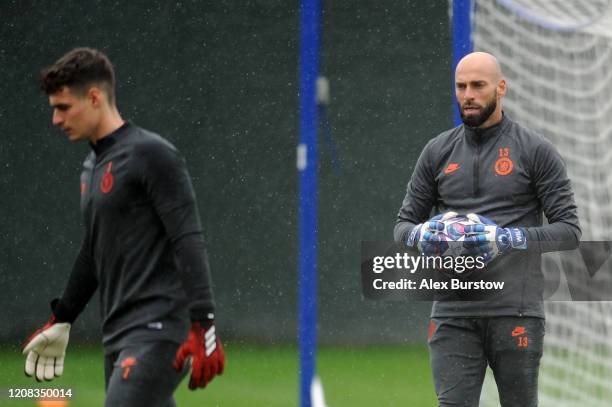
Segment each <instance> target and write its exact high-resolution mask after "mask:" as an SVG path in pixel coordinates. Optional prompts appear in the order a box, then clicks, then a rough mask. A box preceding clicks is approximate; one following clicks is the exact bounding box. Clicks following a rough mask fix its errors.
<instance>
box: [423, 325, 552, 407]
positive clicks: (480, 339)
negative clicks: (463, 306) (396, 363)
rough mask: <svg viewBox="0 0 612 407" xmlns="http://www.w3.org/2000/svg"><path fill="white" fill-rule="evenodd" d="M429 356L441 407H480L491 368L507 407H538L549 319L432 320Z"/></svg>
mask: <svg viewBox="0 0 612 407" xmlns="http://www.w3.org/2000/svg"><path fill="white" fill-rule="evenodd" d="M430 324H431V325H430V330H429V341H428V342H429V350H430V360H431V368H432V372H433V378H434V385H435V388H436V394H437V396H438V403H439V406H440V407H446V406H465V407H472V406H473V407H477V406H478V403H479V399H480V392H481V390H482V383H483V381H484V376H485V372H486V368H487V364H488V365H489V366H490V367H491V370H492V371H493V374H494V376H495V382H496V383H497V389H498V391H499V398H500V403H501V406H502V407H535V406H537V404H538V372H539V369H540V359H541V358H542V350H543V345H544V325H545V322H544V319H542V318H533V317H491V318H432V319H431V322H430Z"/></svg>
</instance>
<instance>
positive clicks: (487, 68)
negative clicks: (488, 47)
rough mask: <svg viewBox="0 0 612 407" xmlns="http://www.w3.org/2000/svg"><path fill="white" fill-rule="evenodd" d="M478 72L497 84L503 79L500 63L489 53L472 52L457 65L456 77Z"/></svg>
mask: <svg viewBox="0 0 612 407" xmlns="http://www.w3.org/2000/svg"><path fill="white" fill-rule="evenodd" d="M470 72H476V73H479V74H480V75H482V76H485V77H488V78H489V79H490V80H491V81H492V82H494V83H497V82H498V81H500V80H501V79H502V78H503V74H502V70H501V66H500V65H499V61H498V60H497V58H495V57H494V56H493V55H491V54H489V53H487V52H472V53H471V54H467V55H466V56H464V57H463V58H461V60H460V61H459V63H458V64H457V69H456V70H455V76H457V75H458V74H464V73H470Z"/></svg>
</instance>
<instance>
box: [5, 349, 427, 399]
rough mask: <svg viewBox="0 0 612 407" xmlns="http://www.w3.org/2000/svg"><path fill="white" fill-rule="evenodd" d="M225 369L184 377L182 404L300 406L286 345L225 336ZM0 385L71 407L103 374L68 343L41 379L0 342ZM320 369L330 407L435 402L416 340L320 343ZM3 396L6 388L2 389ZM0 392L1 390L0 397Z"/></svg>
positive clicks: (88, 354)
mask: <svg viewBox="0 0 612 407" xmlns="http://www.w3.org/2000/svg"><path fill="white" fill-rule="evenodd" d="M225 349H226V355H227V364H226V372H225V373H224V374H223V376H220V377H218V378H216V379H215V380H214V381H213V382H212V383H211V384H210V386H209V387H208V388H207V389H205V390H198V391H195V392H192V391H189V390H188V389H187V385H186V382H185V381H183V383H181V385H180V388H179V390H177V391H176V392H175V398H176V401H177V404H178V406H179V407H188V406H198V407H201V406H204V407H213V406H220V407H225V406H228V407H242V406H244V407H246V406H248V407H260V406H261V407H290V406H297V405H298V373H297V371H298V355H297V350H296V348H295V347H290V346H245V345H237V344H232V343H228V344H226V346H225ZM0 361H1V362H0V388H4V389H3V391H4V392H5V393H6V388H7V387H13V388H14V387H37V386H40V387H51V388H52V387H61V388H71V389H73V392H74V394H73V400H72V401H71V402H70V403H69V406H71V407H89V406H102V405H103V403H104V402H103V400H104V378H103V367H102V366H103V362H102V352H101V349H100V348H98V347H79V346H69V347H68V354H67V358H66V368H65V371H64V376H62V377H61V378H59V379H57V380H55V381H54V382H51V383H43V384H42V385H39V384H38V383H36V382H35V381H34V380H32V379H28V378H26V377H25V376H24V375H23V363H24V358H23V357H22V356H21V355H20V354H19V352H18V350H17V349H16V348H7V347H6V346H5V347H3V348H0ZM317 370H318V373H319V376H320V377H321V381H322V383H323V389H324V392H325V398H326V401H327V404H328V405H329V407H340V406H351V407H359V406H364V407H365V406H368V407H372V406H374V407H385V406H418V407H424V406H433V405H435V404H436V401H435V394H434V390H433V384H432V380H431V370H430V368H429V359H428V353H427V348H426V347H425V346H421V345H409V346H392V347H389V346H379V347H346V348H345V347H323V348H322V349H320V350H319V354H318V360H317ZM2 396H4V395H2ZM0 397H1V396H0ZM0 405H2V406H6V407H27V406H36V402H34V401H30V400H28V401H25V400H21V401H8V400H6V399H3V400H0Z"/></svg>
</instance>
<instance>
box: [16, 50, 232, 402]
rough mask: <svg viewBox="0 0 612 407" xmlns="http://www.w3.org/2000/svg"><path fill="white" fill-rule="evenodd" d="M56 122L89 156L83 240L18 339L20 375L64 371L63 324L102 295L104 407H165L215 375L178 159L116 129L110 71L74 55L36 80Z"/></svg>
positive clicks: (201, 266) (190, 201)
mask: <svg viewBox="0 0 612 407" xmlns="http://www.w3.org/2000/svg"><path fill="white" fill-rule="evenodd" d="M41 86H42V89H43V90H44V92H45V93H46V94H47V95H48V96H49V104H50V105H51V108H52V109H53V124H54V125H55V126H58V127H59V128H61V129H62V130H63V131H64V132H65V133H66V134H67V136H68V138H69V140H70V141H79V140H86V141H88V142H89V145H90V147H91V152H90V153H89V155H88V156H87V158H86V159H85V162H84V163H83V172H82V174H81V211H82V214H83V218H84V224H85V237H84V239H83V243H82V245H81V250H80V251H79V253H78V256H77V258H76V261H75V263H74V267H73V269H72V273H71V274H70V277H69V279H68V283H67V285H66V287H65V290H64V293H63V295H62V296H61V297H60V298H58V299H55V300H53V301H52V302H51V308H52V314H51V318H50V319H49V321H48V322H47V323H46V324H45V325H44V326H43V327H42V328H40V329H39V330H37V331H36V332H34V334H33V335H32V336H31V337H30V338H29V339H28V340H27V341H26V343H25V345H24V354H26V355H27V357H26V364H25V373H26V375H28V376H34V377H35V378H36V379H37V380H39V381H42V380H52V379H53V378H55V377H58V376H60V375H61V374H62V372H63V369H64V355H65V352H66V347H67V345H68V335H69V332H70V325H71V324H72V323H73V322H74V320H75V319H76V318H77V316H78V315H79V314H80V313H81V311H82V310H83V308H84V307H85V305H86V304H87V303H88V302H89V300H90V299H91V297H92V296H93V294H94V292H95V291H96V289H98V288H99V290H100V309H101V314H102V320H103V326H102V333H103V344H104V351H105V360H104V363H105V380H106V406H113V407H117V406H173V405H174V404H175V403H174V399H173V397H172V394H173V392H174V390H175V389H176V387H177V386H178V384H179V382H180V380H181V379H182V378H183V377H184V376H185V372H186V371H188V370H189V368H190V367H191V379H190V382H189V388H190V389H195V388H198V387H205V386H206V384H207V383H208V382H209V381H210V380H212V378H213V377H214V376H215V375H217V374H221V373H222V371H223V366H224V363H225V356H224V353H223V347H222V345H221V342H220V341H219V338H218V337H217V336H216V334H215V326H214V302H213V295H212V288H211V278H210V273H209V267H208V260H207V255H206V251H205V248H204V241H203V238H202V228H201V226H200V220H199V215H198V210H197V207H196V201H195V195H194V191H193V188H192V185H191V180H190V176H189V174H188V172H187V168H186V167H185V162H184V160H183V158H182V156H181V154H180V153H179V152H178V151H177V150H176V148H175V147H174V146H173V145H171V144H170V143H169V142H167V141H166V140H164V139H163V138H161V137H160V136H159V135H157V134H154V133H151V132H149V131H147V130H144V129H142V128H140V127H137V126H135V125H134V124H132V123H129V122H126V121H124V120H123V119H122V118H121V116H120V114H119V112H118V110H117V107H116V104H115V78H114V72H113V67H112V65H111V63H110V61H109V60H108V58H107V57H106V56H105V55H104V54H102V53H101V52H99V51H97V50H95V49H90V48H77V49H74V50H72V51H70V52H68V53H67V54H66V55H64V56H63V57H61V58H60V59H59V60H58V61H57V62H55V64H53V65H52V66H50V67H49V68H47V69H45V70H44V71H43V72H42V77H41Z"/></svg>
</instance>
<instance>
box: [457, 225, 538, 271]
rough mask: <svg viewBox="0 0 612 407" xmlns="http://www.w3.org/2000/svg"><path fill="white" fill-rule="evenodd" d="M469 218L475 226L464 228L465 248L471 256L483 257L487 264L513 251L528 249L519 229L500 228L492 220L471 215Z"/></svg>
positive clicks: (523, 235)
mask: <svg viewBox="0 0 612 407" xmlns="http://www.w3.org/2000/svg"><path fill="white" fill-rule="evenodd" d="M467 218H468V219H469V220H471V221H472V222H474V223H475V225H466V226H465V228H464V233H465V239H464V243H463V245H464V247H465V249H466V250H467V252H468V253H469V254H471V255H476V256H483V257H484V259H485V263H489V262H490V261H492V260H493V259H494V258H496V257H497V256H499V255H502V254H504V253H507V252H509V251H511V250H525V249H527V239H526V238H525V234H524V233H523V231H522V230H521V229H519V228H500V227H498V226H497V224H496V223H495V222H493V221H492V220H491V219H488V218H486V217H484V216H481V215H478V214H475V213H470V214H468V215H467Z"/></svg>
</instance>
